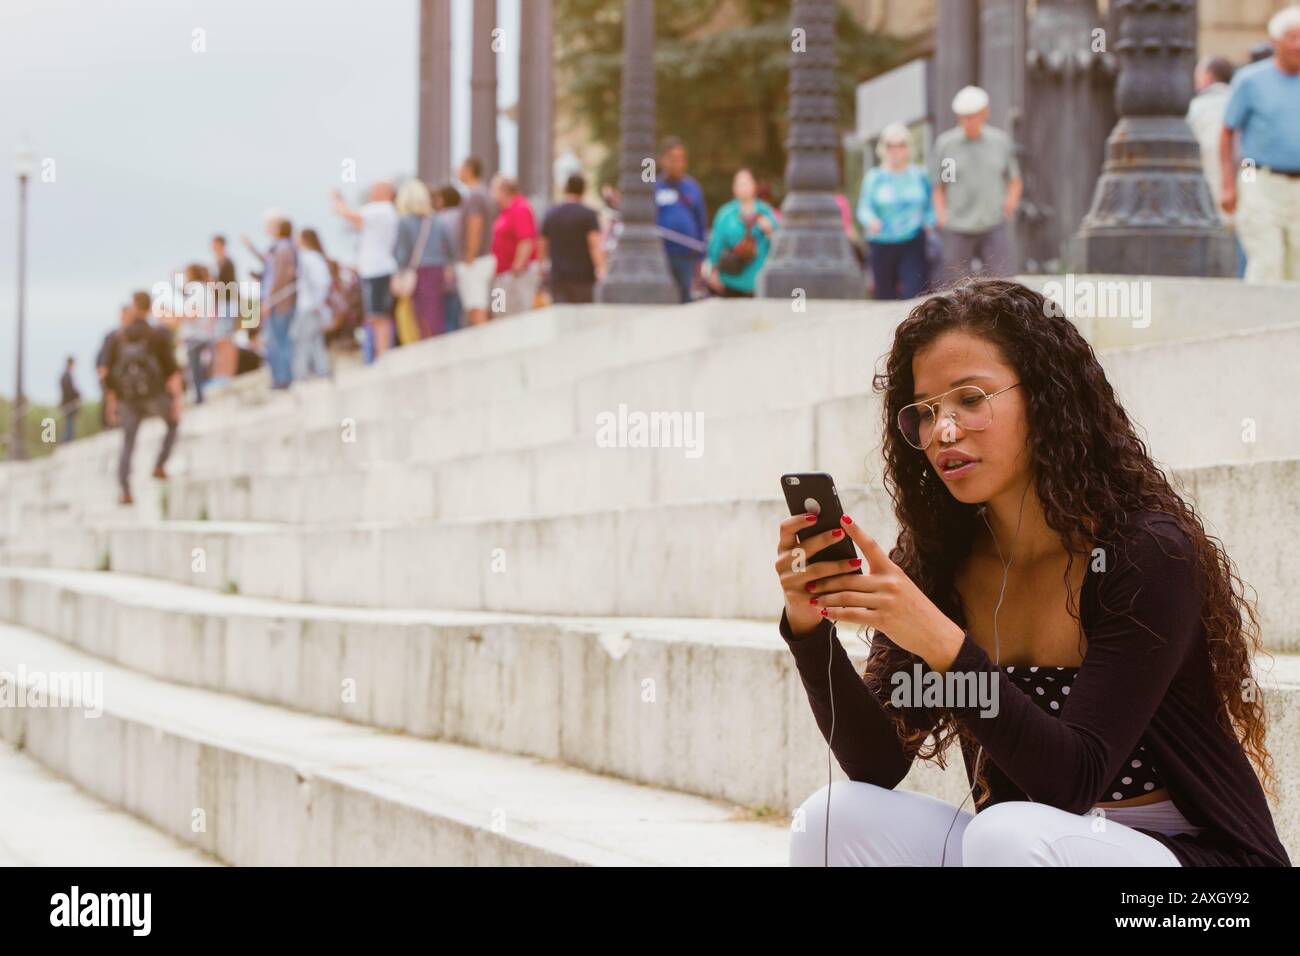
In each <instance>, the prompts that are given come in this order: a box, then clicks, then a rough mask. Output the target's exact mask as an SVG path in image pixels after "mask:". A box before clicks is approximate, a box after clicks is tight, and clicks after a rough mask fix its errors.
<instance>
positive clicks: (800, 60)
mask: <svg viewBox="0 0 1300 956" xmlns="http://www.w3.org/2000/svg"><path fill="white" fill-rule="evenodd" d="M790 27H791V30H792V31H793V30H802V31H803V34H802V37H803V39H804V41H805V42H804V45H803V46H802V48H799V47H796V46H795V45H794V43H793V41H792V49H791V51H790V133H789V137H788V139H787V145H788V148H789V158H788V159H787V161H786V167H785V182H786V187H787V188H788V189H789V192H788V193H787V195H786V198H785V203H784V204H783V205H782V207H781V214H782V216H783V224H782V226H781V228H780V229H778V230H777V231H776V234H775V236H774V237H773V240H772V251H771V252H770V253H769V255H768V257H767V263H766V264H765V265H764V266H763V269H762V271H761V272H760V273H759V274H758V284H757V287H756V294H757V295H760V296H765V297H769V298H789V297H790V296H791V295H792V294H793V293H794V292H795V290H798V289H802V290H803V292H804V294H805V295H806V296H807V297H808V298H810V299H860V298H862V297H863V295H864V294H865V292H866V281H865V278H864V277H863V275H862V270H861V269H860V268H859V267H858V260H857V258H856V257H855V256H854V255H853V250H852V248H851V247H850V246H849V240H848V237H847V236H845V234H844V226H843V224H842V223H841V221H840V212H839V207H838V206H837V205H836V204H835V194H836V193H837V192H839V189H840V182H839V166H838V163H837V159H838V156H839V152H840V149H841V144H840V134H839V124H838V122H837V116H836V108H835V2H834V0H795V2H794V7H793V9H792V10H791V14H790Z"/></svg>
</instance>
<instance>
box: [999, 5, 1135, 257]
mask: <svg viewBox="0 0 1300 956" xmlns="http://www.w3.org/2000/svg"><path fill="white" fill-rule="evenodd" d="M1101 26H1102V24H1101V18H1100V16H1099V15H1098V12H1097V0H1039V2H1038V9H1037V11H1036V12H1035V14H1034V18H1033V20H1032V22H1031V23H1030V27H1029V49H1028V51H1027V52H1026V54H1025V76H1026V83H1025V94H1024V95H1025V114H1024V115H1025V117H1026V120H1027V122H1025V123H1023V124H1022V125H1021V136H1020V139H1021V140H1022V141H1023V143H1024V147H1025V149H1024V154H1023V156H1022V157H1021V161H1020V167H1021V170H1022V171H1023V173H1024V177H1025V195H1024V199H1023V200H1022V201H1021V204H1020V216H1019V218H1020V222H1021V234H1022V237H1023V240H1024V242H1023V246H1022V249H1023V253H1024V268H1025V271H1027V272H1060V271H1061V269H1062V265H1063V263H1064V260H1065V253H1066V249H1067V247H1068V245H1069V243H1070V240H1071V239H1072V237H1073V236H1074V233H1075V231H1076V230H1077V229H1078V228H1079V225H1080V224H1081V223H1082V222H1083V217H1084V215H1085V214H1087V212H1088V207H1089V205H1090V203H1091V201H1092V193H1093V189H1094V188H1095V187H1096V184H1097V176H1098V175H1099V174H1100V172H1101V163H1102V157H1103V155H1104V153H1105V151H1106V134H1107V133H1109V132H1110V130H1111V128H1112V127H1114V125H1115V106H1114V101H1115V57H1114V54H1112V53H1110V52H1108V51H1107V50H1106V49H1105V48H1101V49H1094V45H1095V44H1094V34H1093V31H1094V30H1097V29H1099V28H1100V27H1101ZM1058 116H1068V117H1069V122H1067V123H1059V122H1054V121H1052V120H1051V119H1050V118H1051V117H1058ZM1044 117H1046V118H1047V119H1046V120H1044V119H1043V118H1044Z"/></svg>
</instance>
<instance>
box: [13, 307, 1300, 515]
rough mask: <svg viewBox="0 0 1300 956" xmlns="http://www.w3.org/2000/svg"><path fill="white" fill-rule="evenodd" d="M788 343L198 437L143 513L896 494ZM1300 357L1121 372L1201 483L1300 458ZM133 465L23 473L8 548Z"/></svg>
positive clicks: (1238, 350)
mask: <svg viewBox="0 0 1300 956" xmlns="http://www.w3.org/2000/svg"><path fill="white" fill-rule="evenodd" d="M826 324H827V323H822V326H825V325H826ZM858 331H859V333H860V335H861V336H863V339H862V343H861V344H862V345H863V347H864V348H867V339H868V338H872V337H874V339H873V341H875V340H878V341H875V346H878V347H879V348H884V347H885V346H886V343H885V338H887V336H888V334H890V333H889V330H887V329H885V328H884V327H880V326H877V327H874V328H868V327H865V326H861V325H859V329H858ZM773 335H775V333H770V334H768V335H766V336H758V335H751V336H748V337H745V338H743V339H742V340H741V341H742V343H743V344H742V345H740V346H737V348H738V349H739V353H738V354H735V355H730V356H727V357H726V360H725V364H724V363H723V362H722V354H723V353H721V352H717V353H712V354H707V353H699V354H697V355H692V356H688V357H683V356H673V357H671V358H665V359H660V360H651V361H647V362H644V363H641V364H639V365H636V366H630V367H628V368H625V369H621V370H618V371H617V372H609V373H602V374H601V375H598V376H596V377H594V378H592V379H589V380H587V381H585V382H583V383H580V384H579V386H578V389H577V394H576V396H575V394H574V391H573V388H572V387H571V386H564V387H563V388H552V389H549V390H545V391H542V392H539V393H535V394H531V395H526V396H518V397H514V398H506V399H493V400H490V401H487V402H478V403H477V404H470V405H467V406H465V407H463V408H460V409H457V410H455V411H447V412H436V411H431V412H429V413H428V414H426V415H424V416H423V417H421V418H420V419H419V420H417V421H409V420H403V419H398V420H392V421H382V422H370V421H363V422H359V423H357V425H356V427H355V428H352V427H351V426H348V427H347V428H344V429H342V430H341V429H340V427H339V425H338V423H337V422H335V423H334V424H332V425H330V426H328V427H324V428H317V429H314V430H310V429H306V430H305V429H304V428H303V427H301V426H300V425H298V424H293V423H290V427H289V428H288V429H287V430H286V428H285V427H284V423H283V422H281V423H278V424H276V425H274V426H268V430H266V431H263V430H262V428H261V427H260V425H258V424H256V423H254V422H249V423H248V425H247V427H246V428H243V429H234V430H228V431H223V432H220V433H217V434H215V435H208V436H204V435H200V436H197V437H190V438H186V439H183V440H182V441H181V443H180V444H179V448H178V452H177V454H176V456H175V457H174V459H173V462H172V463H171V465H170V470H171V472H172V474H173V475H174V477H175V478H176V483H174V484H173V490H174V492H175V494H172V495H171V496H170V498H169V500H168V501H167V502H162V501H161V499H159V500H158V502H157V505H156V506H155V504H154V503H153V502H150V501H148V500H145V501H140V502H139V504H140V507H141V508H142V509H143V510H142V511H137V514H138V516H140V517H162V516H170V517H186V518H202V517H204V516H206V517H209V518H216V519H220V520H285V521H322V520H325V521H351V520H395V519H397V518H401V517H410V518H439V517H443V516H445V515H456V514H459V515H466V516H482V517H494V518H514V517H522V516H529V515H545V514H561V513H580V512H582V511H584V510H600V509H602V508H616V507H622V506H624V505H625V504H632V505H636V504H648V503H654V502H662V503H671V502H680V501H690V500H699V499H703V498H711V499H718V498H728V497H732V496H736V497H746V496H750V495H753V494H756V493H762V492H763V490H764V488H765V487H766V485H765V484H760V483H765V482H766V481H768V478H767V477H766V476H768V475H770V474H771V473H772V472H773V471H777V472H779V471H782V470H785V469H784V463H785V462H787V461H792V460H798V461H812V466H811V467H813V468H815V469H817V470H825V471H830V472H831V473H833V474H836V475H837V477H838V479H839V480H840V481H841V482H843V483H846V484H848V483H855V482H868V483H869V482H872V481H878V480H879V475H880V474H881V471H882V469H883V462H882V460H881V457H880V449H879V443H880V428H881V425H880V410H881V404H880V396H878V395H876V394H874V393H873V392H871V391H869V390H864V388H863V385H862V384H861V383H860V382H859V383H858V384H856V385H854V384H853V383H852V382H849V381H848V380H847V378H846V374H847V373H845V372H844V371H843V370H842V369H841V370H840V371H839V372H838V373H837V375H836V376H833V378H835V379H837V380H838V381H835V382H832V381H831V379H828V380H827V381H826V382H824V383H822V384H823V386H824V388H825V390H826V391H836V392H841V393H842V392H844V391H845V390H846V389H848V390H850V392H851V393H850V394H840V395H838V396H837V397H829V398H828V397H822V398H820V399H819V397H818V392H817V390H816V389H813V388H812V387H811V386H810V385H808V384H807V383H808V382H813V381H816V379H815V378H809V379H807V380H805V384H804V385H801V386H800V388H798V389H793V390H790V394H784V391H785V390H782V389H771V388H769V387H766V386H765V385H759V384H756V383H765V382H770V381H773V380H779V379H780V377H781V374H782V373H781V368H783V367H784V366H785V364H786V358H785V355H786V354H787V353H788V351H789V350H790V349H792V348H794V347H795V340H794V338H793V333H790V336H791V337H790V339H789V340H788V341H785V342H782V341H781V340H778V339H774V338H773ZM763 342H766V343H767V344H766V345H760V343H763ZM875 346H872V347H875ZM1291 354H1300V325H1293V326H1275V327H1271V328H1268V329H1265V330H1257V331H1245V332H1235V333H1231V334H1226V335H1220V336H1217V337H1214V338H1211V339H1201V340H1195V341H1189V342H1174V343H1166V344H1163V345H1160V346H1158V347H1156V346H1144V347H1137V348H1126V349H1119V350H1114V351H1111V352H1109V353H1106V354H1105V355H1103V361H1104V363H1105V364H1106V366H1107V371H1108V375H1109V376H1110V378H1111V380H1112V384H1113V385H1114V386H1115V388H1116V390H1117V392H1118V394H1119V396H1120V399H1121V401H1123V402H1124V404H1125V406H1126V408H1127V409H1128V411H1129V413H1130V415H1131V416H1132V417H1133V418H1134V420H1135V421H1136V422H1137V424H1138V426H1139V433H1140V434H1141V435H1142V436H1143V437H1144V438H1145V439H1146V441H1147V444H1148V446H1149V448H1150V449H1151V450H1152V452H1153V454H1154V455H1155V457H1156V458H1157V460H1160V461H1163V462H1165V463H1167V465H1168V467H1192V466H1198V465H1203V464H1220V463H1248V462H1253V461H1267V460H1272V459H1276V458H1285V457H1291V456H1294V455H1297V454H1300V428H1296V427H1293V426H1292V425H1291V423H1290V422H1289V421H1288V420H1286V419H1285V418H1284V415H1285V411H1284V408H1283V406H1282V405H1280V404H1279V403H1277V402H1276V401H1275V400H1273V398H1272V396H1274V395H1277V394H1280V393H1282V391H1284V389H1285V387H1286V386H1285V381H1286V378H1287V377H1288V376H1289V375H1290V374H1291V371H1290V368H1289V366H1288V365H1287V362H1286V356H1288V355H1291ZM1259 356H1266V357H1268V358H1267V360H1265V361H1260V360H1259ZM724 368H730V369H731V373H732V374H731V377H728V376H727V375H726V374H724ZM1181 382H1186V383H1190V384H1188V386H1187V387H1184V386H1183V385H1182V384H1179V383H1181ZM700 383H708V384H706V385H703V386H702V385H701V384H700ZM309 384H313V385H314V384H315V383H309ZM724 385H725V387H723V386H724ZM853 389H856V391H852V390H853ZM616 399H617V401H616ZM620 405H621V406H622V407H623V408H626V409H629V410H630V411H633V412H635V411H638V410H641V411H645V410H655V411H658V410H664V411H670V412H675V413H676V414H678V415H679V416H681V417H682V418H683V419H684V420H688V421H689V422H691V423H695V422H698V425H699V426H702V428H700V429H699V430H698V431H696V430H694V429H693V430H692V431H691V432H689V433H686V434H685V435H684V437H685V438H686V439H687V440H689V441H691V442H692V443H693V444H694V447H690V448H684V447H676V448H629V447H621V448H619V447H616V448H609V447H601V446H600V445H598V443H597V440H596V438H597V432H596V421H597V417H596V416H597V414H598V413H599V412H601V411H606V412H609V413H610V414H612V415H615V416H617V415H618V410H619V407H620ZM412 407H414V406H412ZM706 409H707V410H706ZM696 411H698V412H699V414H698V418H697V416H696ZM583 422H585V423H586V425H583V424H582V423H583ZM1188 422H1195V423H1196V427H1187V423H1188ZM151 424H153V426H154V427H153V430H152V431H146V432H145V434H144V435H143V437H142V450H141V453H140V455H139V456H138V458H137V461H136V463H135V464H136V469H135V472H136V479H135V481H134V484H133V487H134V488H135V489H136V492H137V499H139V498H140V497H141V493H142V489H143V493H144V494H145V495H148V494H150V493H151V491H152V484H151V482H150V479H149V477H148V473H149V469H150V468H151V466H152V453H153V448H154V445H155V443H156V440H157V437H158V436H160V434H161V426H160V425H158V424H157V423H151ZM116 456H117V450H116V446H109V445H104V446H103V454H101V455H100V456H99V457H98V458H91V457H87V456H84V455H82V456H80V457H78V458H75V459H72V458H70V459H69V460H68V462H66V463H64V464H63V465H62V466H61V465H60V464H59V459H58V456H55V461H54V462H53V463H52V464H51V465H50V466H49V467H47V468H45V470H44V471H42V472H26V473H24V472H17V473H15V476H14V477H13V478H12V479H11V483H10V486H9V488H8V492H9V493H8V494H7V495H6V499H7V500H8V501H9V502H10V504H9V505H8V507H7V508H0V520H4V519H5V518H6V517H7V521H5V523H4V524H0V531H3V530H4V529H5V528H6V527H7V528H9V529H11V530H12V529H14V528H17V527H27V528H32V527H42V526H45V525H48V524H54V525H57V524H59V523H63V524H79V523H82V522H84V521H85V520H87V519H88V518H89V519H93V518H96V517H102V516H106V515H114V514H116V508H117V506H116V499H117V489H116V479H115V473H116ZM74 461H75V463H76V467H75V468H73V467H71V463H72V462H74ZM408 463H409V467H407V464H408ZM595 471H599V472H600V473H601V474H602V480H601V481H600V482H595V483H593V482H590V481H589V480H587V479H588V477H589V476H590V475H591V474H592V473H594V472H595ZM3 473H4V472H3V470H0V475H2V474H3ZM2 480H3V478H0V481H2ZM195 482H198V483H199V485H198V486H196V485H195V484H194V483H195ZM177 483H179V484H177ZM575 486H582V487H583V489H584V491H585V494H583V495H578V494H576V493H575ZM286 504H287V507H286Z"/></svg>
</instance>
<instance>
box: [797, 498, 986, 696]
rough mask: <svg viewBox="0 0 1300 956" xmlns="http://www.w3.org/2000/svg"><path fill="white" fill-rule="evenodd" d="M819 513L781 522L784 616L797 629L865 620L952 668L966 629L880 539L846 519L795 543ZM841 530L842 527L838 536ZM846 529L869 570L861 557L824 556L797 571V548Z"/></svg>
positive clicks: (821, 544) (938, 666) (827, 540)
mask: <svg viewBox="0 0 1300 956" xmlns="http://www.w3.org/2000/svg"><path fill="white" fill-rule="evenodd" d="M815 518H816V516H815V515H811V516H810V515H806V514H805V515H796V516H795V517H793V518H787V519H785V520H784V521H782V522H781V543H780V546H779V547H778V549H777V550H778V554H779V556H778V558H777V562H776V569H777V573H778V574H779V575H780V577H781V586H782V588H783V590H784V591H785V604H786V616H787V618H788V619H789V621H790V627H791V630H792V632H793V633H794V635H795V636H796V637H799V636H802V635H804V634H807V633H810V632H812V631H813V630H815V629H816V628H817V626H818V625H819V624H820V623H821V621H822V620H823V619H824V618H829V619H830V620H832V621H844V622H845V623H848V624H854V625H860V624H866V625H868V626H870V627H873V628H875V629H876V630H879V631H883V632H884V633H886V634H888V635H889V639H890V640H891V641H893V642H894V643H895V644H897V645H898V646H899V647H901V648H903V649H904V650H906V651H910V652H911V653H913V654H915V655H917V656H918V657H920V658H922V659H923V660H925V661H926V662H927V663H928V664H929V665H930V666H931V668H933V669H935V670H939V671H944V670H947V669H948V667H949V666H951V664H952V661H953V659H954V658H955V657H956V656H957V652H958V650H960V648H961V645H962V642H963V641H964V640H965V637H966V632H965V631H963V630H962V629H961V628H960V627H958V626H957V624H956V622H954V621H953V620H951V619H950V618H949V617H948V616H947V615H946V614H944V613H943V612H942V611H941V610H939V608H938V607H937V606H936V605H935V604H934V602H933V601H931V600H930V599H929V598H928V597H926V596H925V594H924V593H923V592H922V591H921V589H920V588H918V587H917V586H916V583H915V582H914V581H913V580H912V579H911V578H910V577H908V575H907V572H905V571H904V570H903V569H902V568H900V567H899V566H898V565H896V564H895V563H894V562H893V561H891V560H890V559H889V555H888V554H886V553H885V551H884V549H883V548H881V547H880V545H879V544H878V543H877V542H876V540H875V538H873V537H871V535H869V534H867V532H866V531H865V530H863V528H862V527H861V526H860V525H858V524H855V523H854V522H853V520H852V519H851V518H849V517H847V516H845V517H844V518H843V519H842V525H843V527H842V529H839V528H837V529H832V530H830V531H825V532H823V533H822V534H819V535H817V536H815V537H813V538H809V539H808V540H807V541H806V542H803V543H800V542H799V541H797V540H796V539H795V532H796V531H797V530H798V529H799V528H800V527H802V526H806V525H809V524H812V522H813V520H815ZM836 531H842V533H841V534H840V535H839V536H837V535H836ZM844 534H847V535H848V536H849V538H850V539H851V540H852V541H853V542H854V543H855V544H856V545H857V546H858V548H859V549H860V551H861V553H862V554H863V555H865V556H866V561H867V567H866V571H867V573H865V574H862V573H859V572H858V568H860V567H861V566H862V559H861V558H855V559H851V560H847V561H819V562H816V563H808V564H807V565H806V568H805V570H804V571H802V572H797V571H795V570H794V566H795V561H794V558H795V555H796V552H795V550H794V549H795V548H803V549H804V551H805V552H806V553H807V554H809V555H813V554H816V553H818V552H819V551H821V550H822V549H823V548H826V547H829V546H830V545H831V544H834V543H835V542H836V541H838V540H840V538H842V537H843V535H844ZM806 560H807V559H806V558H805V561H806ZM796 614H797V616H796Z"/></svg>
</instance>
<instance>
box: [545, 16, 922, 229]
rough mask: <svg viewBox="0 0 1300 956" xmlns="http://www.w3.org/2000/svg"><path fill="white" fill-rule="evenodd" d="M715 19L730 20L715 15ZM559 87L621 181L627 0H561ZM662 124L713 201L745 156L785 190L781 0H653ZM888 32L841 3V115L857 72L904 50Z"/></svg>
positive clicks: (785, 26) (874, 69) (868, 72)
mask: <svg viewBox="0 0 1300 956" xmlns="http://www.w3.org/2000/svg"><path fill="white" fill-rule="evenodd" d="M713 21H718V22H720V23H721V22H726V23H728V25H727V26H725V27H716V26H714V25H713V23H712V22H713ZM556 24H557V29H556V36H557V38H558V43H559V50H558V63H559V81H558V85H559V90H560V96H561V98H562V99H563V100H564V101H565V102H566V104H567V107H568V109H569V110H570V111H571V112H573V113H574V114H575V115H576V116H577V117H578V118H579V119H581V120H582V121H583V122H585V123H586V125H587V126H588V128H589V129H590V131H591V135H592V138H593V139H594V140H595V141H597V142H599V143H602V144H604V145H605V146H606V147H607V148H608V150H609V152H608V154H607V157H606V159H605V162H604V163H603V164H602V166H601V168H600V169H599V170H598V174H597V179H598V181H600V182H610V183H615V182H617V176H618V173H617V170H618V130H619V84H620V82H621V80H622V44H623V32H622V31H623V0H556ZM655 29H656V36H655V81H656V84H657V92H658V114H659V115H658V123H657V127H658V132H659V134H660V136H661V137H662V136H666V135H670V134H671V135H675V136H679V137H681V138H682V140H683V141H685V142H686V144H687V147H688V149H689V150H690V156H691V171H692V175H694V176H695V177H696V178H697V179H698V180H699V181H700V185H701V186H702V187H703V188H704V193H705V198H706V200H707V201H708V205H709V208H710V209H717V208H718V206H719V205H721V204H722V203H723V202H726V201H727V200H728V199H730V198H731V177H732V174H733V173H734V172H735V171H736V170H737V169H739V168H740V167H742V166H748V167H749V168H750V169H752V170H753V171H754V175H755V176H756V177H758V178H759V179H766V180H768V181H770V182H771V183H772V184H773V188H774V192H775V193H776V195H777V198H778V199H779V198H780V196H781V195H782V194H783V193H784V190H783V189H782V188H781V185H780V184H781V179H782V177H783V175H784V173H785V159H786V150H785V136H786V109H787V102H788V96H787V91H786V82H787V80H788V78H789V58H790V42H791V36H790V29H791V27H790V5H789V2H788V0H726V2H724V3H713V4H710V3H700V2H699V0H657V2H656V4H655ZM904 53H905V47H904V44H903V43H902V41H900V40H899V39H897V38H895V37H889V36H882V35H874V34H868V33H865V32H864V31H863V30H862V28H861V27H859V26H858V24H857V22H856V21H855V20H854V19H853V17H852V16H850V15H849V14H848V13H847V12H846V11H845V10H844V9H843V8H842V7H841V8H840V9H839V11H838V17H837V21H836V63H837V64H838V69H837V71H836V73H837V76H838V79H839V90H838V93H839V109H840V116H841V117H842V118H843V123H844V125H845V126H848V125H850V122H851V121H850V119H849V118H850V117H851V116H852V115H853V91H854V88H855V87H856V86H857V84H858V83H860V82H861V81H862V80H864V79H867V78H869V77H871V76H875V75H876V74H878V73H880V72H882V71H884V70H886V69H889V68H890V67H892V66H894V65H896V64H897V63H898V62H901V60H902V58H903V56H904Z"/></svg>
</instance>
